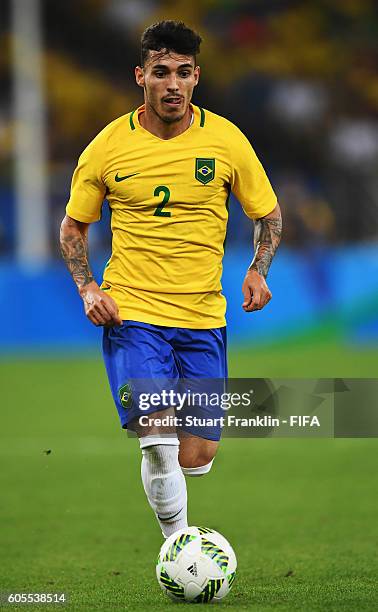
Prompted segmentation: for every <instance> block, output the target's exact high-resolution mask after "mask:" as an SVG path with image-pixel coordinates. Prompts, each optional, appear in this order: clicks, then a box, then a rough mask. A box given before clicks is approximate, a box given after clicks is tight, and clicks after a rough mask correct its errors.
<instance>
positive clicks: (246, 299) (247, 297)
mask: <svg viewBox="0 0 378 612" xmlns="http://www.w3.org/2000/svg"><path fill="white" fill-rule="evenodd" d="M243 293H244V302H243V304H242V308H246V307H247V306H248V304H250V303H251V300H252V291H251V288H250V287H249V286H247V287H246V288H245V289H244V290H243Z"/></svg>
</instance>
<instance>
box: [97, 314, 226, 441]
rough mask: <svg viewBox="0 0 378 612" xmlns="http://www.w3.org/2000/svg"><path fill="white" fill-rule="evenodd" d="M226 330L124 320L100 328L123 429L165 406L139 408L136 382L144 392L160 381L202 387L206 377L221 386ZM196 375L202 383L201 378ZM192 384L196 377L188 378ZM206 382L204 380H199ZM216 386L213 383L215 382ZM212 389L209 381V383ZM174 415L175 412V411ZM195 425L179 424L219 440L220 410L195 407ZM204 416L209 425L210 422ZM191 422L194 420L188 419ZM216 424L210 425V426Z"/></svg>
mask: <svg viewBox="0 0 378 612" xmlns="http://www.w3.org/2000/svg"><path fill="white" fill-rule="evenodd" d="M226 349H227V346H226V328H225V327H221V328H216V329H187V328H181V327H163V326H161V325H150V324H149V323H140V322H138V321H124V322H123V324H122V325H120V326H117V327H110V328H106V327H105V328H104V332H103V356H104V361H105V366H106V370H107V374H108V378H109V383H110V388H111V392H112V395H113V399H114V402H115V404H116V407H117V410H118V414H119V417H120V420H121V425H122V427H123V428H127V426H128V424H129V423H131V421H132V420H133V419H135V418H139V417H140V416H141V414H144V415H147V414H149V413H152V412H156V411H158V410H165V409H166V408H167V407H168V406H167V405H156V404H155V405H151V406H149V407H144V408H143V411H142V412H141V408H140V403H139V401H138V397H139V396H138V393H139V392H140V389H136V388H135V385H136V386H138V384H137V382H136V381H143V390H144V391H145V390H146V381H147V386H149V389H148V390H149V391H160V390H161V387H162V385H163V386H164V382H166V383H167V385H168V386H172V385H175V388H176V386H177V385H180V381H181V382H182V379H185V380H191V381H193V379H197V381H198V382H197V384H198V385H199V386H201V385H202V387H201V388H202V390H203V382H202V381H207V380H210V379H211V380H212V381H218V389H219V384H223V386H224V383H225V381H226V379H227V356H226ZM200 379H201V382H200ZM193 382H195V381H193ZM204 384H205V386H206V382H205V383H204ZM215 384H217V383H215ZM211 387H212V390H214V383H213V382H211ZM176 414H177V411H176ZM195 415H196V416H197V417H198V418H200V419H201V420H200V421H196V422H200V426H199V427H198V426H195V425H192V424H189V425H187V424H186V421H187V419H181V420H182V421H183V423H182V425H180V426H179V428H181V429H183V430H184V431H188V432H189V433H192V434H193V435H198V436H200V437H202V438H206V439H208V440H219V439H220V436H221V424H219V423H220V422H221V419H220V417H222V416H224V410H223V409H222V407H221V406H220V405H219V404H218V405H216V404H215V405H203V404H202V402H201V405H200V406H197V407H196V411H195ZM209 419H210V421H211V423H210V424H209ZM192 420H193V419H192ZM213 423H215V425H214V424H213Z"/></svg>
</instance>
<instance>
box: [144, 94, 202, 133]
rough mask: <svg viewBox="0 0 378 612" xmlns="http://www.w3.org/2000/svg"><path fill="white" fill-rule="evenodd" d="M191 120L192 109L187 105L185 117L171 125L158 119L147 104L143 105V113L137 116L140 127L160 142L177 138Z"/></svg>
mask: <svg viewBox="0 0 378 612" xmlns="http://www.w3.org/2000/svg"><path fill="white" fill-rule="evenodd" d="M191 118H192V109H191V106H190V105H189V106H188V108H187V110H186V113H185V115H184V116H183V118H182V119H180V121H174V122H173V123H166V122H165V121H162V119H160V117H159V116H158V115H157V114H156V113H155V111H154V110H153V109H152V108H151V106H149V104H148V103H145V108H144V112H142V113H140V115H139V122H140V124H141V126H142V127H143V128H144V129H145V130H148V131H149V132H151V134H154V135H155V136H158V138H161V139H162V140H169V139H170V138H174V137H175V136H179V135H180V134H182V133H183V132H185V130H187V129H188V127H189V126H190V122H191Z"/></svg>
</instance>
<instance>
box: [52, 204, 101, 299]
mask: <svg viewBox="0 0 378 612" xmlns="http://www.w3.org/2000/svg"><path fill="white" fill-rule="evenodd" d="M88 229H89V224H88V223H81V222H80V221H75V219H72V218H71V217H69V216H68V215H66V216H65V217H64V219H63V221H62V225H61V226H60V252H61V253H62V257H63V259H64V261H65V262H66V265H67V268H68V269H69V271H70V274H71V276H72V278H73V280H74V282H75V284H76V286H77V288H78V290H79V292H80V289H81V288H82V287H85V286H86V285H88V284H89V283H91V282H92V281H93V280H94V279H93V274H92V272H91V270H90V268H89V262H88Z"/></svg>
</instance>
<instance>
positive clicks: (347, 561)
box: [0, 343, 378, 612]
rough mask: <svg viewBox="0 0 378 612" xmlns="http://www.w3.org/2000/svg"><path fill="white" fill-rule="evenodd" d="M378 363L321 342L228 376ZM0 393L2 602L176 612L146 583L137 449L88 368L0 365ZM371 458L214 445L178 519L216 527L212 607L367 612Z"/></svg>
mask: <svg viewBox="0 0 378 612" xmlns="http://www.w3.org/2000/svg"><path fill="white" fill-rule="evenodd" d="M376 363H377V353H376V352H375V351H370V352H363V353H362V352H361V353H359V354H358V356H356V354H352V353H350V354H349V353H348V351H345V350H344V349H340V348H339V347H338V346H336V345H333V344H332V343H331V344H330V345H329V346H328V345H327V346H323V347H312V348H311V349H309V348H308V347H307V348H306V347H305V346H304V347H302V348H300V347H297V348H296V350H294V348H293V347H291V348H290V346H287V347H283V348H281V349H279V348H273V349H270V350H268V349H264V350H261V351H256V352H255V353H254V354H253V355H251V353H250V352H249V351H248V350H247V349H246V348H244V349H240V350H236V349H234V350H233V351H231V355H230V365H231V374H232V375H234V376H236V375H239V376H248V375H250V376H252V375H255V376H285V375H287V376H289V375H290V376H292V377H295V376H301V375H302V376H312V377H315V376H332V375H334V376H345V377H347V376H353V375H354V376H369V375H370V376H374V374H373V371H374V366H375V364H376ZM298 364H301V366H300V370H299V371H298V368H299V365H298ZM294 366H296V368H297V369H296V370H293V367H294ZM332 368H333V369H332ZM362 371H363V372H364V374H363V373H362ZM0 384H1V398H2V400H1V405H2V410H1V430H0V438H1V444H0V462H1V466H0V485H1V495H0V592H5V591H13V592H24V593H30V592H50V593H53V592H62V591H63V592H65V593H66V594H67V595H68V597H69V603H68V605H67V606H64V607H63V609H68V610H88V611H92V610H102V611H111V610H122V609H124V610H154V611H155V610H156V611H160V610H166V609H167V608H168V609H169V608H172V609H174V608H173V606H175V605H178V604H175V603H171V602H170V601H169V600H168V599H167V598H166V596H165V595H164V594H163V593H162V592H161V591H160V588H159V586H158V584H157V582H156V579H155V574H154V572H155V566H154V563H155V559H156V555H157V552H158V550H159V547H160V545H161V535H160V533H159V529H158V526H157V523H156V522H155V519H154V517H153V515H152V512H151V510H150V508H149V506H148V504H147V502H146V500H145V496H144V492H143V489H142V485H141V482H140V476H139V470H140V452H139V449H138V446H137V443H136V441H135V440H132V439H129V438H128V437H127V436H126V434H125V433H124V432H122V431H121V430H120V429H119V427H118V419H117V416H116V412H115V408H114V407H113V405H112V400H111V397H110V391H109V390H108V386H107V380H106V377H105V372H104V369H103V366H102V363H101V361H100V360H97V359H93V358H92V359H91V358H84V357H83V358H78V357H77V358H72V359H69V358H66V359H60V360H59V359H55V358H51V359H42V358H40V359H34V360H26V359H25V360H16V359H13V360H5V359H3V360H2V361H1V362H0ZM377 450H378V442H377V440H373V439H365V440H362V439H361V440H358V439H357V440H352V439H349V440H331V439H308V440H299V439H278V438H276V439H252V440H231V439H225V440H224V441H223V443H222V446H221V449H220V451H219V454H218V456H217V458H216V460H215V463H214V467H213V470H212V472H211V473H210V474H209V475H207V476H206V477H204V478H198V479H193V480H188V489H189V517H190V522H191V523H192V524H200V525H206V526H209V527H214V528H215V529H218V530H219V531H221V532H222V533H223V534H224V535H225V536H226V537H227V538H228V539H229V540H230V542H231V543H232V545H233V546H234V548H235V551H236V554H237V557H238V563H239V569H238V575H237V579H236V581H235V583H234V587H233V590H232V592H231V594H230V595H229V597H228V598H227V599H226V600H225V601H224V602H223V603H222V604H220V606H221V607H222V608H224V609H227V610H230V611H231V610H244V609H245V610H253V611H256V612H270V611H273V610H274V611H279V612H292V611H296V610H298V611H301V612H302V611H306V612H308V611H312V610H317V611H319V612H330V611H340V612H341V611H353V612H357V611H360V610H366V611H369V612H371V611H372V610H374V609H377V607H378V601H377V595H376V584H377V583H376V576H377V569H378V568H377V557H376V541H377V537H378V527H377V516H378V507H377V495H376V491H377ZM45 451H51V452H50V453H48V454H47V453H46V452H45ZM57 608H59V606H58V607H57V606H48V605H43V606H38V605H33V606H32V607H31V608H28V606H25V605H24V606H21V605H18V606H16V605H14V606H10V605H6V606H5V605H4V606H3V608H2V609H4V610H6V609H9V610H11V609H17V610H24V609H32V610H56V609H57Z"/></svg>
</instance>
